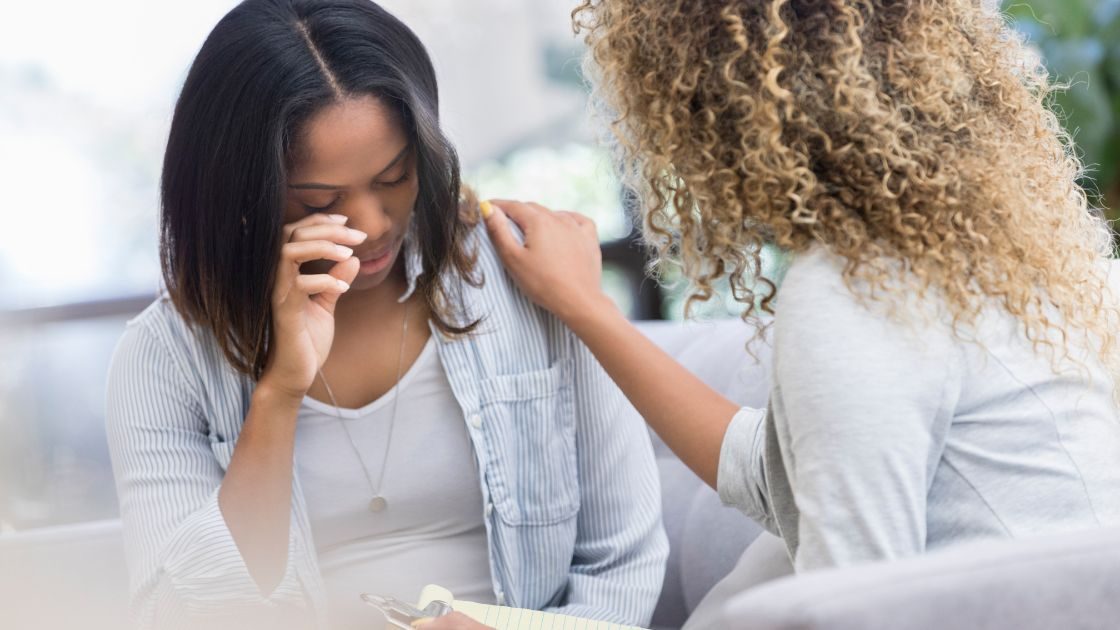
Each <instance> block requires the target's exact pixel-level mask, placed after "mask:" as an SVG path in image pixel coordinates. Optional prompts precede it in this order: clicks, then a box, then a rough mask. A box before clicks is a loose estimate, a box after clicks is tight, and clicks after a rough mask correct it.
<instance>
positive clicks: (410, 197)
mask: <svg viewBox="0 0 1120 630" xmlns="http://www.w3.org/2000/svg"><path fill="white" fill-rule="evenodd" d="M419 198H420V185H419V184H418V183H417V182H416V179H415V178H412V179H411V180H409V183H408V185H407V186H401V187H400V188H398V189H396V190H394V191H393V192H392V199H393V201H392V204H391V205H390V207H391V208H394V209H395V210H396V212H397V213H398V217H397V218H408V217H410V216H411V215H412V213H413V211H414V210H415V209H416V200H417V199H419Z"/></svg>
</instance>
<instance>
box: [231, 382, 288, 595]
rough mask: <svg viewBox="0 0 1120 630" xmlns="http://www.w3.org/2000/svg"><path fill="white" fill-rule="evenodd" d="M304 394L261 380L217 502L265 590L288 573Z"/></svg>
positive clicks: (260, 585) (271, 587)
mask: <svg viewBox="0 0 1120 630" xmlns="http://www.w3.org/2000/svg"><path fill="white" fill-rule="evenodd" d="M298 410H299V400H296V399H293V397H292V396H290V395H288V394H284V393H281V392H278V391H274V390H271V389H269V388H268V387H267V386H264V385H262V386H260V387H258V388H257V389H256V391H255V392H254V393H253V398H252V402H251V403H250V406H249V413H248V415H246V417H245V425H244V427H243V428H242V430H241V435H240V436H239V437H238V440H237V447H236V448H235V449H234V452H233V457H232V458H231V459H230V463H229V469H228V470H227V471H226V475H225V478H224V479H223V480H222V486H221V489H220V490H219V492H218V505H219V507H220V508H221V511H222V517H223V518H224V519H225V521H226V526H227V527H228V528H229V531H230V534H231V535H232V536H233V540H234V542H235V543H237V548H238V550H239V551H240V552H241V557H242V559H244V561H245V565H246V566H247V567H248V569H249V574H250V575H251V576H252V577H253V580H254V581H255V582H256V583H257V586H258V587H260V589H261V592H262V593H265V594H267V593H271V592H272V591H273V590H274V589H275V588H276V586H277V585H278V584H279V583H280V581H281V579H282V578H283V576H284V568H285V566H287V562H288V536H289V534H290V532H289V527H290V523H291V517H290V514H291V506H292V460H293V453H294V450H295V430H296V417H297V412H298Z"/></svg>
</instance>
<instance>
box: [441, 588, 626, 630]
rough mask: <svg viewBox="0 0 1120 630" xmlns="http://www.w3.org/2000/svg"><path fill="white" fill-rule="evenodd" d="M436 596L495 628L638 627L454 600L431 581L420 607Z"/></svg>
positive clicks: (603, 629) (572, 629)
mask: <svg viewBox="0 0 1120 630" xmlns="http://www.w3.org/2000/svg"><path fill="white" fill-rule="evenodd" d="M436 600H439V601H444V602H447V603H449V604H451V607H452V608H454V609H455V611H456V612H461V613H463V614H464V615H466V616H468V617H470V618H471V619H474V620H475V621H477V622H479V623H481V624H485V625H487V626H490V627H492V628H497V630H641V629H640V628H637V627H635V626H623V625H619V624H617V623H607V622H605V621H595V620H593V619H583V618H581V617H571V616H568V615H558V614H556V613H546V612H541V611H539V610H527V609H524V608H510V607H508V606H490V605H487V604H476V603H475V602H464V601H457V600H455V598H454V596H453V595H452V594H451V591H449V590H447V589H445V588H442V587H439V586H435V585H434V584H430V585H428V586H425V587H424V590H423V591H421V592H420V608H423V607H425V606H427V605H428V604H429V603H431V602H433V601H436Z"/></svg>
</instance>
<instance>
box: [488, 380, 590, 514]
mask: <svg viewBox="0 0 1120 630" xmlns="http://www.w3.org/2000/svg"><path fill="white" fill-rule="evenodd" d="M571 368H572V364H571V360H570V359H561V360H559V361H557V362H555V363H553V364H552V365H551V366H549V367H548V368H545V369H543V370H535V371H531V372H524V373H520V374H509V375H502V376H495V377H491V378H487V379H483V380H482V382H481V383H480V394H481V402H482V415H483V417H484V418H485V425H484V430H483V435H484V439H485V443H486V449H487V456H488V458H489V466H488V467H487V470H486V481H487V484H488V485H489V488H490V500H491V502H492V503H493V504H494V508H495V510H497V512H498V516H499V517H500V518H501V519H502V520H503V521H504V522H506V523H507V524H509V525H550V524H554V523H558V522H561V521H564V520H567V519H570V518H572V517H574V516H575V514H576V512H578V511H579V477H578V472H577V467H576V439H575V413H574V407H575V404H574V401H573V400H572V387H571Z"/></svg>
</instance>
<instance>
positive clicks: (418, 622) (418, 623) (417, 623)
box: [412, 617, 432, 628]
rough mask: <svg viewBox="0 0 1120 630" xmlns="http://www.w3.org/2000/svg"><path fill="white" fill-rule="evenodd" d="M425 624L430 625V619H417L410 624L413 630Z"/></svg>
mask: <svg viewBox="0 0 1120 630" xmlns="http://www.w3.org/2000/svg"><path fill="white" fill-rule="evenodd" d="M426 623H432V617H422V618H420V619H417V620H415V621H413V622H412V627H413V628H419V627H420V626H422V625H424V624H426Z"/></svg>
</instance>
